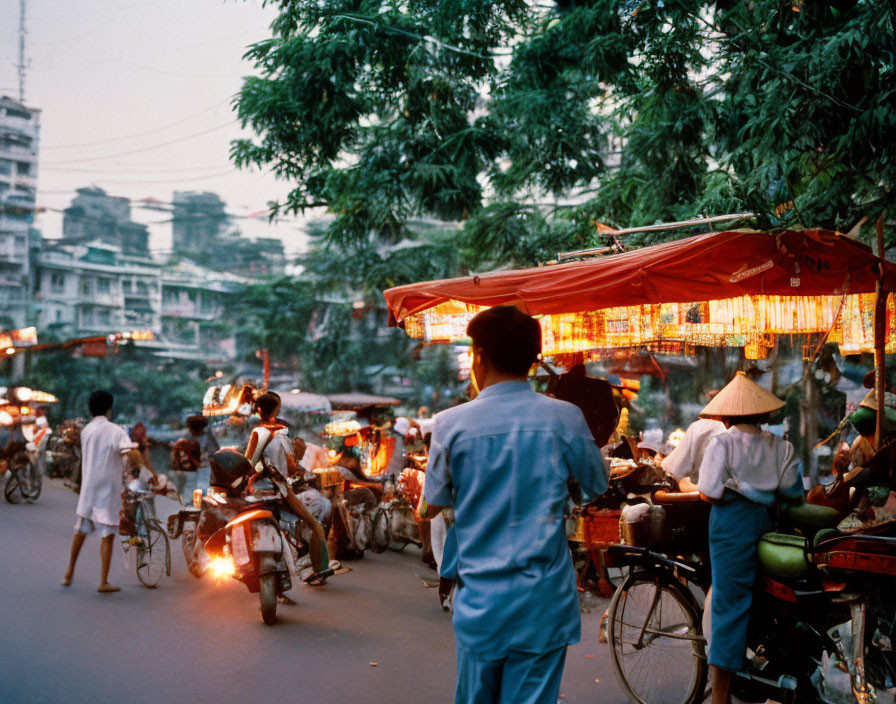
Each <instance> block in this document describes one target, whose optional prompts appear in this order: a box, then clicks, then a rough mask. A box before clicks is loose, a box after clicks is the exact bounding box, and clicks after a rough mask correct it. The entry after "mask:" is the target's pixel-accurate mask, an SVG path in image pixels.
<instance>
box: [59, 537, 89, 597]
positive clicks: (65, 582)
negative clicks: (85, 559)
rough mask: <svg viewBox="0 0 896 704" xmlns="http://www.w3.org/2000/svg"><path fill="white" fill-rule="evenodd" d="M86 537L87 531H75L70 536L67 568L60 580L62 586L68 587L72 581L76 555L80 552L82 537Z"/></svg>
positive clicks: (82, 542)
mask: <svg viewBox="0 0 896 704" xmlns="http://www.w3.org/2000/svg"><path fill="white" fill-rule="evenodd" d="M86 537H87V533H82V532H80V531H76V532H75V534H74V535H73V536H72V551H71V555H70V556H69V558H68V569H67V570H66V572H65V577H63V578H62V582H61V584H62V586H63V587H68V586H70V585H71V583H72V578H73V577H74V576H75V563H76V562H77V561H78V555H79V554H80V552H81V546H82V545H83V544H84V538H86Z"/></svg>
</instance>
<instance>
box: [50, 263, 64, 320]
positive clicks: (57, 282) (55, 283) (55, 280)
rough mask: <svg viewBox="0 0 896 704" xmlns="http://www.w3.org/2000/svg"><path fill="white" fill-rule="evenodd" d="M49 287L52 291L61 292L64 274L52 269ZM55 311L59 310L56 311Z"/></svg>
mask: <svg viewBox="0 0 896 704" xmlns="http://www.w3.org/2000/svg"><path fill="white" fill-rule="evenodd" d="M50 288H51V289H52V290H53V292H54V293H62V292H63V291H65V274H63V273H61V272H58V271H54V272H53V273H52V274H50ZM56 312H57V313H58V312H59V311H56Z"/></svg>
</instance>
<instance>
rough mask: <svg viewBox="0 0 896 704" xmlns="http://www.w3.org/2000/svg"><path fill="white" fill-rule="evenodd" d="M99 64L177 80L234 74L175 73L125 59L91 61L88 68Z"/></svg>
mask: <svg viewBox="0 0 896 704" xmlns="http://www.w3.org/2000/svg"><path fill="white" fill-rule="evenodd" d="M101 64H125V65H127V66H133V67H134V68H139V69H140V70H141V71H148V72H149V73H158V74H161V75H163V76H175V77H177V78H233V77H234V74H232V73H180V72H177V71H164V70H163V69H160V68H153V67H151V66H144V65H142V64H138V63H134V62H133V61H128V60H127V59H104V60H102V61H93V62H91V63H90V64H89V65H90V66H98V65H101Z"/></svg>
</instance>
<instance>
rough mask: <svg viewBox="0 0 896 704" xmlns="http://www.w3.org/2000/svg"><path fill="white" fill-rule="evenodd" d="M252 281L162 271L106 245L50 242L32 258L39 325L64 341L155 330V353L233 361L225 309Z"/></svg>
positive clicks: (190, 269) (190, 270)
mask: <svg viewBox="0 0 896 704" xmlns="http://www.w3.org/2000/svg"><path fill="white" fill-rule="evenodd" d="M247 283H250V281H249V280H247V279H243V278H240V277H237V276H234V275H230V274H221V273H219V272H214V271H210V270H208V269H204V268H202V267H198V266H193V265H184V264H182V265H179V266H178V267H177V268H165V267H163V266H162V265H160V264H158V263H156V262H154V261H153V260H152V259H150V258H149V257H140V256H134V255H128V254H124V253H123V252H122V251H121V248H120V247H117V246H115V245H110V244H107V243H105V242H99V241H98V242H91V243H88V244H85V245H65V244H59V243H53V242H52V241H45V247H44V250H43V251H42V252H41V254H40V255H39V256H38V257H37V258H36V262H35V292H34V299H35V301H34V303H35V307H36V308H37V310H38V320H37V326H38V329H39V330H46V331H50V332H52V333H53V334H54V335H56V336H57V337H60V338H75V337H88V336H92V335H108V334H110V333H115V332H123V331H127V330H151V331H152V332H153V333H154V334H155V337H156V339H155V340H153V341H151V342H147V343H140V344H141V345H145V346H148V347H152V348H154V349H155V350H156V351H157V353H158V354H160V355H163V356H173V357H181V358H189V359H204V360H221V359H231V358H233V356H234V354H235V348H236V345H235V340H234V331H233V325H232V324H231V323H230V321H228V320H227V319H226V306H227V304H228V303H229V302H230V301H232V300H234V297H235V295H236V294H237V292H238V291H239V289H240V288H241V287H242V286H244V285H245V284H247Z"/></svg>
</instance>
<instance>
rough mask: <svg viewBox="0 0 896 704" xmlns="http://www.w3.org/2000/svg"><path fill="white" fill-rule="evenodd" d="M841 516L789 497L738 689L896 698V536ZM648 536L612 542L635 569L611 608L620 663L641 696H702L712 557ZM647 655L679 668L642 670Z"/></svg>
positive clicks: (821, 698) (822, 698) (778, 697)
mask: <svg viewBox="0 0 896 704" xmlns="http://www.w3.org/2000/svg"><path fill="white" fill-rule="evenodd" d="M664 508H668V506H667V507H664ZM841 519H842V514H841V513H840V512H838V511H837V510H836V509H834V508H832V507H829V506H817V505H812V504H801V505H799V506H783V507H781V509H780V512H779V519H778V531H777V532H773V533H769V534H766V535H765V536H763V538H762V539H761V541H760V543H759V547H758V563H759V580H758V582H757V587H756V592H755V594H754V599H753V608H752V611H751V617H750V627H749V631H748V639H747V646H748V651H747V666H746V667H745V669H744V670H743V671H742V672H739V673H737V674H738V677H737V679H736V684H735V693H736V694H737V696H738V697H740V698H741V699H744V700H747V701H766V699H768V698H771V699H773V700H775V701H779V702H783V703H785V704H809V703H811V704H847V703H849V704H852V703H858V704H870V703H871V702H878V703H882V702H893V701H896V655H894V652H893V642H894V639H896V537H894V536H893V535H881V534H869V533H863V532H855V533H844V532H841V531H838V530H836V529H834V528H833V526H836V525H837V524H838V523H840V521H841ZM663 534H664V535H668V531H667V530H666V531H663ZM634 542H638V541H634ZM645 542H647V543H648V544H647V545H616V546H612V547H610V548H609V552H608V561H609V562H610V563H611V564H613V565H616V566H620V567H625V568H627V569H628V570H629V573H628V575H627V577H626V578H625V580H624V581H623V583H622V584H621V585H620V586H619V588H618V589H617V590H616V592H615V594H614V595H613V599H612V601H611V602H610V608H609V611H608V641H609V644H610V646H611V655H612V660H613V666H614V671H615V673H616V676H617V679H618V680H619V683H620V685H621V686H622V688H623V690H624V691H625V692H626V693H627V694H628V695H629V696H630V697H631V699H632V700H633V701H637V702H650V701H655V700H656V699H657V698H658V697H659V696H660V694H659V693H660V692H662V697H663V701H669V702H682V703H689V704H696V702H700V701H702V700H703V698H704V688H705V685H706V681H707V664H706V648H705V646H706V639H705V637H704V633H708V632H709V621H710V620H711V619H710V618H709V614H710V612H711V596H710V597H709V598H707V599H706V601H705V603H704V604H703V605H702V606H701V605H700V604H699V600H698V598H697V596H696V595H697V594H699V593H700V591H705V590H706V589H707V588H708V586H709V569H708V560H707V559H706V555H705V554H703V555H700V554H695V553H688V551H685V550H682V549H681V546H675V548H673V549H666V548H662V547H660V548H654V546H653V545H650V544H649V542H650V541H645ZM689 585H690V586H689ZM701 611H702V612H703V614H702V618H701ZM652 654H653V655H658V656H659V657H658V660H656V662H655V661H654V660H651V657H652ZM647 661H650V662H651V666H652V667H655V668H662V669H663V670H668V671H669V672H672V673H674V676H668V677H664V678H662V682H661V683H658V682H657V681H655V678H651V677H644V676H643V668H644V664H645V662H647Z"/></svg>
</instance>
